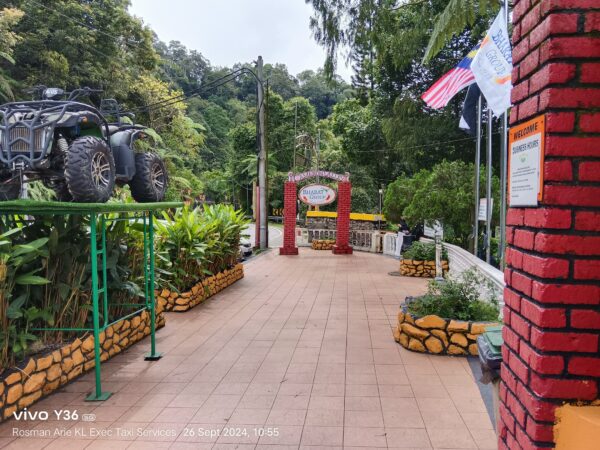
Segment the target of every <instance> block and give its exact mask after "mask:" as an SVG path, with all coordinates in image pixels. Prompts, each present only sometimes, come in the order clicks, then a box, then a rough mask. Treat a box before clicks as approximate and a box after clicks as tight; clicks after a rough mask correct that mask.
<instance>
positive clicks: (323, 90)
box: [298, 70, 353, 119]
mask: <svg viewBox="0 0 600 450" xmlns="http://www.w3.org/2000/svg"><path fill="white" fill-rule="evenodd" d="M298 81H299V82H300V95H301V96H302V97H304V98H307V99H308V101H309V102H310V104H311V105H313V106H314V107H315V111H316V113H317V117H318V118H319V119H324V118H326V117H328V116H329V115H330V114H331V113H332V112H333V107H334V106H335V105H336V104H337V103H339V102H342V101H344V100H346V99H349V98H351V97H352V96H353V90H352V89H351V87H350V86H349V85H348V84H347V83H346V82H345V81H344V80H343V79H341V78H339V77H335V78H333V79H328V78H327V77H326V76H325V73H324V72H323V71H322V70H319V71H318V72H316V73H315V72H314V71H312V70H305V71H303V72H300V73H299V74H298Z"/></svg>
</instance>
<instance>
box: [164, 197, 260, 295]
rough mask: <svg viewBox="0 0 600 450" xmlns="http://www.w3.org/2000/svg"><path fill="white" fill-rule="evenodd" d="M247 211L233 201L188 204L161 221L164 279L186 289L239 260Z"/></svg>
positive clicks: (246, 222)
mask: <svg viewBox="0 0 600 450" xmlns="http://www.w3.org/2000/svg"><path fill="white" fill-rule="evenodd" d="M247 224H248V221H247V220H246V219H245V218H244V214H243V211H236V210H235V209H233V207H231V206H229V205H211V206H204V208H196V209H192V208H189V207H187V206H186V207H184V208H182V209H179V210H177V211H176V213H175V214H174V215H173V216H171V215H169V214H168V213H166V212H165V213H163V218H162V220H160V221H157V226H156V230H157V255H158V257H159V260H158V268H159V269H160V279H161V281H163V282H165V283H167V284H168V285H169V286H170V287H172V288H174V289H176V290H178V291H183V290H186V289H188V288H190V287H191V286H192V285H194V284H195V283H197V282H198V281H200V280H202V279H203V278H205V277H206V276H210V275H214V274H216V273H218V272H221V271H223V270H225V269H227V268H230V267H232V266H233V265H235V264H236V262H237V260H238V257H239V244H240V237H241V234H242V231H243V230H244V228H245V227H246V225H247Z"/></svg>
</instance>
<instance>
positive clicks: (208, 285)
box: [156, 264, 244, 312]
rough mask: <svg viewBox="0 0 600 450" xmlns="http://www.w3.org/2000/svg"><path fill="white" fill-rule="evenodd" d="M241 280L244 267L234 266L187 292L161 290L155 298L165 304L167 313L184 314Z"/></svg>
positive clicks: (199, 283) (206, 279)
mask: <svg viewBox="0 0 600 450" xmlns="http://www.w3.org/2000/svg"><path fill="white" fill-rule="evenodd" d="M242 278H244V265H243V264H236V265H235V266H234V267H233V268H232V269H228V270H225V271H223V272H220V273H218V274H216V275H213V276H211V277H208V278H205V279H204V280H202V281H200V282H198V283H196V284H195V285H194V286H193V287H192V288H191V289H190V290H189V291H187V292H176V291H170V290H168V289H163V290H162V291H157V292H156V296H157V298H158V299H160V300H162V301H164V302H165V305H166V306H165V309H166V310H167V311H175V312H184V311H187V310H188V309H191V308H193V307H194V306H196V305H198V304H199V303H201V302H203V301H204V300H206V299H208V298H210V297H212V296H213V295H215V294H217V293H219V292H221V291H222V290H223V289H225V288H226V287H228V286H230V285H232V284H233V283H235V282H236V281H238V280H240V279H242Z"/></svg>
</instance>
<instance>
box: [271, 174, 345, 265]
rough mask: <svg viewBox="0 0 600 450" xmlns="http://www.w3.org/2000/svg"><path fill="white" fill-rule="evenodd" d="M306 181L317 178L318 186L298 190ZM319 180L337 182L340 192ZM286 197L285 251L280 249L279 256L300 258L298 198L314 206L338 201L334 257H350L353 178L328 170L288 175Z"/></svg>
mask: <svg viewBox="0 0 600 450" xmlns="http://www.w3.org/2000/svg"><path fill="white" fill-rule="evenodd" d="M307 178H317V182H316V183H313V184H309V185H308V186H304V187H303V188H302V189H300V192H298V190H297V186H296V183H297V182H299V181H303V180H306V179H307ZM319 178H327V179H330V180H334V181H337V182H338V183H337V192H336V191H335V190H334V189H333V188H331V187H329V186H325V185H322V184H319ZM283 188H284V194H283V205H284V212H283V247H281V248H280V249H279V254H280V255H297V254H298V247H297V246H296V233H297V230H296V212H297V206H298V198H299V199H300V200H301V201H302V202H304V203H306V204H307V205H311V206H321V205H328V204H330V203H332V202H334V201H335V200H336V197H337V209H338V214H337V220H336V236H335V245H334V246H333V250H332V251H333V253H334V254H336V255H351V254H352V247H351V246H350V243H349V240H350V210H351V209H352V184H351V183H350V174H349V173H348V172H346V173H345V174H339V173H334V172H330V171H328V170H309V171H308V172H302V173H294V172H289V173H288V181H286V182H285V183H284V186H283Z"/></svg>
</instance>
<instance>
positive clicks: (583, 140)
mask: <svg viewBox="0 0 600 450" xmlns="http://www.w3.org/2000/svg"><path fill="white" fill-rule="evenodd" d="M513 25H514V28H513V44H514V51H513V59H514V61H513V62H514V65H515V67H514V71H513V84H514V89H513V93H512V101H513V104H514V105H515V106H514V107H513V109H512V111H511V116H510V121H511V124H517V123H520V122H523V121H525V120H527V119H531V118H532V117H534V116H537V115H539V114H545V115H546V132H547V135H546V148H545V164H544V196H543V200H542V202H541V204H540V206H539V207H538V208H511V209H509V211H508V216H507V241H508V244H509V246H508V249H507V255H506V256H507V259H506V260H507V264H508V267H507V269H506V271H505V278H506V283H507V287H506V291H505V303H506V307H505V311H504V317H505V327H504V340H505V346H504V348H503V357H504V363H503V365H502V369H501V374H502V383H501V386H500V397H501V405H500V421H499V424H498V431H499V448H500V449H511V450H515V449H517V450H518V449H541V448H553V447H554V443H553V442H554V436H553V430H552V426H553V423H554V421H555V409H556V407H557V406H559V405H561V404H563V403H565V402H577V401H582V402H584V403H585V402H591V401H593V400H596V399H598V398H599V393H598V390H599V382H600V350H599V338H600V113H599V112H598V111H599V110H600V85H599V83H600V63H599V62H598V58H600V33H599V32H600V1H599V0H541V1H539V0H538V1H536V0H515V1H514V11H513Z"/></svg>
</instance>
